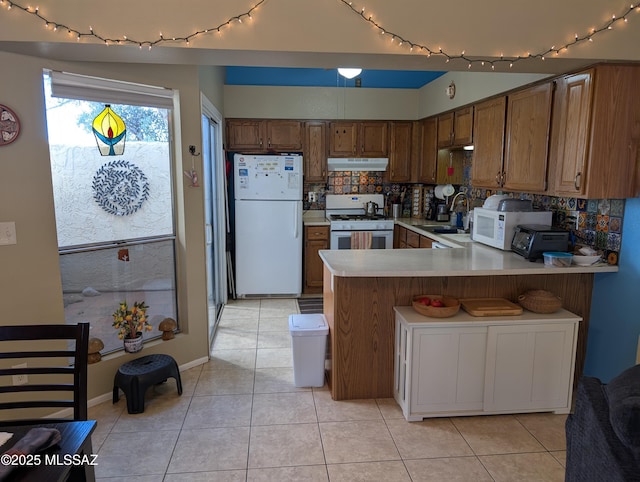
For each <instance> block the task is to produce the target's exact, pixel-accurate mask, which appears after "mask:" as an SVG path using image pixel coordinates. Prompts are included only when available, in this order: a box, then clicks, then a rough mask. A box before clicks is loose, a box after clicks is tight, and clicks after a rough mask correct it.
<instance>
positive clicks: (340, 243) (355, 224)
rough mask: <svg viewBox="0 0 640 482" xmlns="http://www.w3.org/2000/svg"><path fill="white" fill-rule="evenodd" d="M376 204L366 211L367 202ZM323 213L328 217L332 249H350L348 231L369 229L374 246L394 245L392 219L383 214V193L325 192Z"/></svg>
mask: <svg viewBox="0 0 640 482" xmlns="http://www.w3.org/2000/svg"><path fill="white" fill-rule="evenodd" d="M369 202H373V203H376V204H377V205H378V209H377V210H376V214H375V215H374V214H372V215H367V214H366V206H367V203H369ZM326 215H327V218H328V219H329V221H330V223H331V224H330V229H331V244H330V248H331V249H351V233H354V232H363V231H370V232H371V234H372V243H371V245H372V246H371V247H372V248H373V249H391V248H393V224H394V223H393V219H391V218H385V216H384V195H382V194H327V196H326Z"/></svg>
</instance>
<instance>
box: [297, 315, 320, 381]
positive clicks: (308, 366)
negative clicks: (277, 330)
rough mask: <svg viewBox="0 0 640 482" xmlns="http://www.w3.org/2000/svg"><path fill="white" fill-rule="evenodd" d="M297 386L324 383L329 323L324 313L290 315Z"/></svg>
mask: <svg viewBox="0 0 640 482" xmlns="http://www.w3.org/2000/svg"><path fill="white" fill-rule="evenodd" d="M289 331H290V333H291V347H292V351H293V380H294V385H295V386H296V387H322V386H323V385H324V359H325V354H326V349H327V335H328V334H329V325H328V324H327V320H326V318H325V317H324V315H323V314H308V315H298V314H296V315H289Z"/></svg>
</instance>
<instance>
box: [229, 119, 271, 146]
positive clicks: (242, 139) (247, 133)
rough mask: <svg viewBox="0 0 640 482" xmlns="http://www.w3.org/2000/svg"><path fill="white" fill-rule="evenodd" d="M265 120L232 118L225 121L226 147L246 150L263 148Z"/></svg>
mask: <svg viewBox="0 0 640 482" xmlns="http://www.w3.org/2000/svg"><path fill="white" fill-rule="evenodd" d="M265 127H266V125H265V121H263V120H254V119H232V120H228V121H227V149H228V150H230V151H243V150H244V151H246V150H261V149H265V147H264V144H265V138H266V131H265Z"/></svg>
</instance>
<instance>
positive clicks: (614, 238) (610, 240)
mask: <svg viewBox="0 0 640 482" xmlns="http://www.w3.org/2000/svg"><path fill="white" fill-rule="evenodd" d="M621 242H622V236H620V234H618V233H609V235H608V236H607V249H610V250H611V251H620V244H621Z"/></svg>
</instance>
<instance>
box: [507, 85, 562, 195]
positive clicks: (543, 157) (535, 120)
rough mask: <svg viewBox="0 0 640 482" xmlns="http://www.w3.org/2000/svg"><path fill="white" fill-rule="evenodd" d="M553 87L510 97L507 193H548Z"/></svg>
mask: <svg viewBox="0 0 640 482" xmlns="http://www.w3.org/2000/svg"><path fill="white" fill-rule="evenodd" d="M552 98H553V83H552V82H546V83H544V84H540V85H536V86H534V87H529V88H527V89H524V90H521V91H518V92H516V93H514V94H512V95H510V96H509V98H508V102H507V128H506V139H507V141H506V142H507V144H506V147H505V155H504V184H503V187H504V188H505V189H510V190H514V191H524V192H544V191H545V190H546V188H547V187H546V184H547V160H548V152H549V135H550V131H549V128H550V125H551V103H552Z"/></svg>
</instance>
